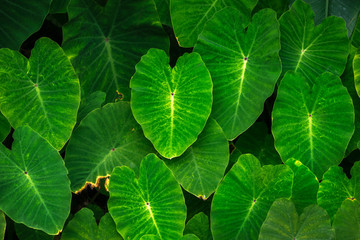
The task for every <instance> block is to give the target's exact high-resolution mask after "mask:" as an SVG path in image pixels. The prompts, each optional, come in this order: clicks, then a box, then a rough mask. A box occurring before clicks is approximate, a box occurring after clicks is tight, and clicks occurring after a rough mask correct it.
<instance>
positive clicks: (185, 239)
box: [182, 234, 199, 240]
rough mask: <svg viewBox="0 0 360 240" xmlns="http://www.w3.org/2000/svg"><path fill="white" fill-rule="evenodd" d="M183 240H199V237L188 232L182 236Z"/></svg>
mask: <svg viewBox="0 0 360 240" xmlns="http://www.w3.org/2000/svg"><path fill="white" fill-rule="evenodd" d="M182 240H199V238H198V237H197V236H196V235H194V234H186V235H184V236H183V237H182Z"/></svg>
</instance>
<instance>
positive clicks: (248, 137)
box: [235, 122, 281, 165]
mask: <svg viewBox="0 0 360 240" xmlns="http://www.w3.org/2000/svg"><path fill="white" fill-rule="evenodd" d="M235 147H236V149H237V150H239V151H240V152H241V153H251V154H253V155H254V156H255V157H256V158H257V159H259V161H260V163H261V165H268V164H272V165H276V164H280V163H281V158H280V155H279V153H278V152H277V151H276V150H275V147H274V138H273V136H272V135H271V134H269V129H268V127H267V126H266V123H264V122H256V123H254V124H253V125H252V126H251V127H250V128H249V129H248V130H246V132H244V133H242V134H241V135H240V136H239V137H238V138H237V139H236V142H235ZM236 160H237V159H236Z"/></svg>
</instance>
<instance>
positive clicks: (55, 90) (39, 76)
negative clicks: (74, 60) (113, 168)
mask: <svg viewBox="0 0 360 240" xmlns="http://www.w3.org/2000/svg"><path fill="white" fill-rule="evenodd" d="M0 79H1V85H0V108H1V112H2V113H3V114H4V116H5V117H6V118H7V119H8V120H9V122H10V124H11V126H13V127H14V128H17V127H19V126H22V125H29V126H30V127H31V128H32V129H34V130H35V131H36V132H38V133H39V134H40V135H41V136H42V137H43V138H45V139H46V140H47V141H49V143H50V144H51V145H52V146H54V148H55V149H57V150H60V149H61V148H62V147H63V146H64V145H65V143H66V142H67V141H68V140H69V138H70V135H71V133H72V130H73V128H74V126H75V123H76V116H77V111H78V109H79V105H80V86H79V79H78V77H77V75H76V73H75V71H74V68H73V67H72V65H71V63H70V61H69V59H68V58H67V57H66V55H65V53H64V51H63V50H62V49H61V48H60V46H59V45H58V44H57V43H55V42H53V41H52V40H50V39H49V38H40V39H39V40H38V41H36V43H35V47H34V48H33V50H32V51H31V57H30V59H26V58H25V57H24V56H23V55H21V54H20V53H19V52H17V51H12V50H10V49H6V48H3V49H0Z"/></svg>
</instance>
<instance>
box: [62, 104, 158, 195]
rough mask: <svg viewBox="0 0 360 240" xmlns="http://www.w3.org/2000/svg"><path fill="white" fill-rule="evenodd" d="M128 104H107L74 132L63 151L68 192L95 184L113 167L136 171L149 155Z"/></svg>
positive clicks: (147, 146)
mask: <svg viewBox="0 0 360 240" xmlns="http://www.w3.org/2000/svg"><path fill="white" fill-rule="evenodd" d="M153 151H154V150H153V148H152V146H151V144H150V142H149V141H147V139H146V138H145V137H144V135H143V133H142V130H141V127H140V126H139V125H138V124H137V123H136V121H135V119H134V118H133V116H132V114H131V110H130V104H129V103H128V102H117V103H108V104H107V105H105V106H104V107H103V108H99V109H96V110H94V111H92V112H91V113H90V114H88V115H87V116H86V117H85V118H84V119H83V121H81V123H80V125H79V127H78V128H77V129H76V130H75V131H74V133H73V136H72V137H71V139H70V142H69V145H68V147H67V149H66V156H65V164H66V167H67V169H68V170H69V178H70V181H71V189H72V190H73V191H75V192H77V191H81V190H82V189H83V188H84V187H85V186H86V184H92V185H96V186H97V185H98V181H99V178H101V177H106V176H109V175H110V174H111V172H112V171H113V169H114V167H116V166H121V165H126V166H128V167H130V168H131V169H133V170H134V171H135V172H138V168H139V166H140V162H141V160H142V159H143V158H144V156H146V154H148V153H150V152H153Z"/></svg>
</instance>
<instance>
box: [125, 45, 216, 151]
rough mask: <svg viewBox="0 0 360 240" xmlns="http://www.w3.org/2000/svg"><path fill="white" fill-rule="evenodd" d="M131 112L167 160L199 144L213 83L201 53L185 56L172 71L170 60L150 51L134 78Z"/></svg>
mask: <svg viewBox="0 0 360 240" xmlns="http://www.w3.org/2000/svg"><path fill="white" fill-rule="evenodd" d="M130 87H131V110H132V112H133V114H134V117H135V119H136V121H137V122H138V123H139V124H140V125H141V127H142V129H143V130H144V134H145V136H146V137H147V138H148V139H149V140H150V141H151V142H152V143H153V145H154V147H155V149H156V150H157V151H158V152H159V153H160V154H161V155H162V156H164V157H166V158H173V157H178V156H180V155H181V154H182V153H184V152H185V150H186V149H187V148H188V147H189V146H190V145H191V144H192V143H194V142H195V141H196V138H197V136H198V135H199V134H200V132H201V131H202V130H203V128H204V127H205V124H206V121H207V119H208V117H209V115H210V112H211V106H212V82H211V77H210V73H209V71H208V70H207V69H206V67H205V64H204V63H203V61H202V60H201V57H200V55H199V54H198V53H191V54H185V55H183V56H182V57H180V58H179V59H178V60H177V63H176V66H175V67H174V68H173V69H172V68H171V67H170V66H169V58H168V56H167V55H166V53H165V52H164V51H162V50H159V49H150V50H149V52H148V53H147V54H146V55H144V56H143V57H142V58H141V61H140V62H139V63H138V64H137V65H136V73H135V74H134V76H133V77H132V78H131V81H130Z"/></svg>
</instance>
